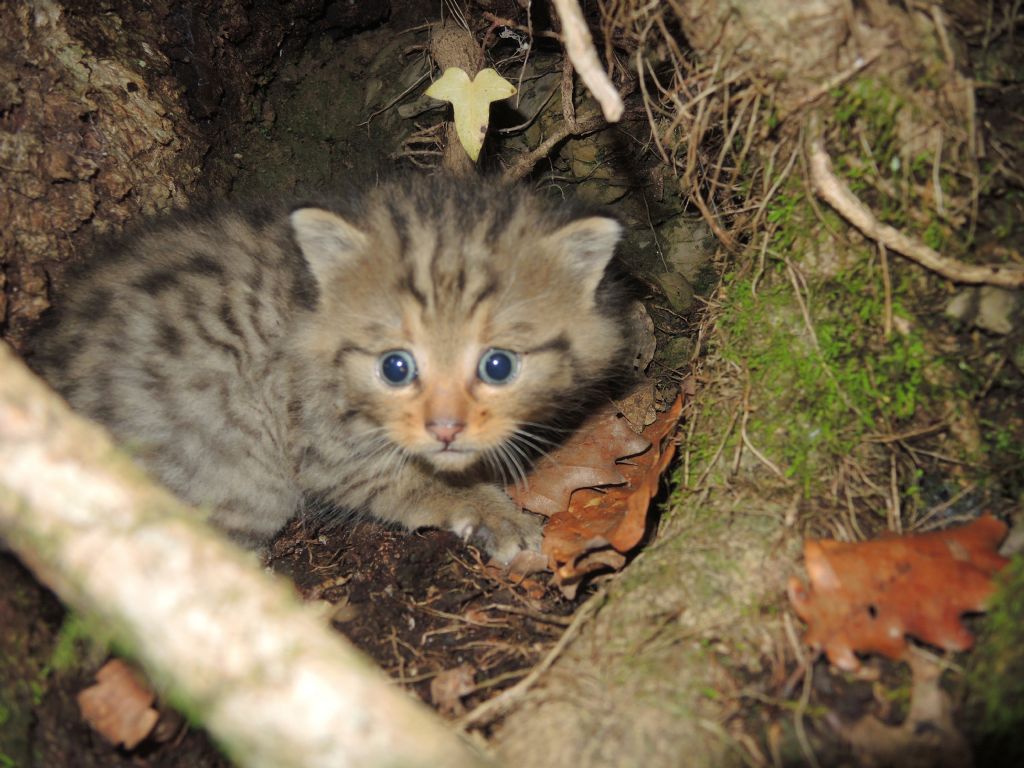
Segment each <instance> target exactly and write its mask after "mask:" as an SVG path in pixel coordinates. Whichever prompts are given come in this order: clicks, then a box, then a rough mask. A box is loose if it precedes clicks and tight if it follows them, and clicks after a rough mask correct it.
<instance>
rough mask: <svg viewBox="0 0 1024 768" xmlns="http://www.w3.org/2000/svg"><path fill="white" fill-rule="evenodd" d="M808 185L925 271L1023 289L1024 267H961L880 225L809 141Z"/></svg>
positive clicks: (870, 234)
mask: <svg viewBox="0 0 1024 768" xmlns="http://www.w3.org/2000/svg"><path fill="white" fill-rule="evenodd" d="M811 183H812V184H813V185H814V190H815V191H816V192H817V193H818V194H819V195H820V196H821V197H822V198H823V199H824V200H825V201H826V202H827V203H828V204H829V205H831V206H832V207H833V208H835V209H836V211H838V212H839V214H840V215H841V216H842V217H843V218H845V219H846V220H847V221H849V222H850V223H851V224H853V225H854V226H855V227H857V229H859V230H860V231H861V232H863V233H864V235H865V236H867V237H869V238H871V239H872V240H874V241H876V242H878V243H880V244H881V245H884V246H885V247H886V248H888V249H889V250H890V251H895V252H896V253H899V254H901V255H903V256H906V257H907V258H908V259H910V260H911V261H913V262H916V263H917V264H920V265H921V266H922V267H925V268H926V269H930V270H932V271H933V272H937V273H938V274H940V275H942V276H943V277H945V278H947V279H949V280H952V281H953V282H955V283H970V284H975V285H977V284H984V285H998V286H1002V287H1003V288H1020V287H1022V286H1024V268H1021V267H1016V266H995V265H975V264H964V263H963V262H962V261H958V260H957V259H952V258H950V257H948V256H943V255H942V254H941V253H939V252H938V251H935V250H933V249H932V248H929V247H928V246H927V245H925V244H924V243H921V242H918V241H917V240H914V239H913V238H911V237H907V236H906V235H904V234H903V233H902V232H900V231H899V230H898V229H896V228H895V227H890V226H889V225H888V224H883V223H882V222H880V221H879V220H878V219H877V218H875V215H874V214H873V213H872V212H871V210H870V209H869V208H868V207H867V206H866V205H864V203H862V202H861V201H860V200H859V199H858V198H857V196H856V195H854V194H853V192H851V191H850V188H849V187H847V186H846V184H844V183H843V182H842V180H841V179H839V178H838V177H837V176H836V175H835V173H833V171H832V159H831V158H830V157H829V156H828V153H827V152H826V151H825V147H824V145H823V143H822V142H821V140H820V139H817V140H815V141H813V142H811Z"/></svg>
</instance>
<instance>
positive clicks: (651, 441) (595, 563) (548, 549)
mask: <svg viewBox="0 0 1024 768" xmlns="http://www.w3.org/2000/svg"><path fill="white" fill-rule="evenodd" d="M635 392H638V393H640V395H639V397H637V396H636V395H635V394H634V395H631V396H630V397H633V398H635V399H636V400H637V401H639V402H644V401H645V400H646V398H647V396H648V393H649V392H652V390H651V389H650V387H649V385H648V384H642V385H640V387H638V388H637V390H635ZM652 398H653V395H652ZM626 402H630V400H629V398H627V399H626ZM652 405H653V400H652ZM682 407H683V395H682V394H681V393H680V394H679V395H677V396H676V398H675V400H674V401H673V402H672V404H671V406H670V407H669V408H668V410H666V411H664V412H663V413H660V414H656V415H655V418H654V420H653V421H651V422H650V423H648V424H646V425H645V426H642V429H641V431H640V432H639V434H638V433H637V432H636V431H635V427H636V426H640V425H642V422H643V421H644V419H638V422H639V423H638V424H631V421H630V419H629V418H627V417H626V416H624V415H623V413H622V411H623V409H622V408H620V407H619V404H616V403H610V404H608V405H607V406H605V407H604V408H602V409H600V410H599V411H597V412H596V413H594V414H592V415H591V416H590V417H589V418H588V419H587V420H586V421H585V422H584V423H583V424H582V426H581V427H580V429H579V430H577V432H576V433H575V434H574V435H573V436H572V437H570V439H569V440H568V441H567V442H566V443H565V444H563V445H562V446H560V447H559V448H557V449H556V450H554V451H552V452H551V453H549V454H548V455H547V456H545V457H544V458H543V459H541V460H540V461H539V462H538V463H537V465H536V467H535V468H534V470H533V471H532V472H531V473H530V474H529V475H528V476H527V481H526V484H525V485H524V486H522V487H511V488H507V489H506V490H507V492H508V493H509V495H510V496H511V497H512V499H513V500H514V501H515V502H516V503H517V504H519V505H520V506H521V507H523V508H524V509H527V510H530V511H531V512H536V513H538V514H542V515H546V516H548V518H549V519H548V523H547V526H546V527H545V529H544V542H543V544H542V549H541V551H542V553H543V554H544V555H545V556H546V557H547V560H548V566H549V567H550V569H551V570H552V571H553V572H554V580H555V583H556V584H557V585H558V587H559V588H560V589H561V590H562V592H563V594H565V595H566V596H567V597H569V598H573V597H575V595H576V591H577V589H578V588H579V585H580V583H581V581H582V580H583V579H584V577H586V576H587V575H588V574H590V573H593V572H596V571H607V570H619V569H620V568H622V566H623V565H625V562H626V556H627V554H628V553H629V552H631V551H632V550H633V549H635V548H636V546H637V545H638V544H639V543H640V541H641V539H642V538H643V535H644V532H645V531H646V530H647V512H648V508H649V506H650V502H651V499H652V498H653V497H654V496H655V495H656V494H657V492H658V488H659V487H660V482H661V475H662V473H663V472H664V471H665V469H666V468H667V467H668V464H669V462H670V461H671V460H672V456H673V455H674V454H675V443H674V442H673V440H672V439H671V438H672V435H673V434H674V431H675V428H676V425H677V424H678V423H679V417H680V415H681V413H682ZM645 410H646V407H645Z"/></svg>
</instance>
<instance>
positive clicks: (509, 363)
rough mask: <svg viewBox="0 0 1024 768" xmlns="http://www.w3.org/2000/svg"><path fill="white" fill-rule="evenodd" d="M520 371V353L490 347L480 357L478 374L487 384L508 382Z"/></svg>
mask: <svg viewBox="0 0 1024 768" xmlns="http://www.w3.org/2000/svg"><path fill="white" fill-rule="evenodd" d="M518 372H519V355H517V354H516V353H515V352H510V351H509V350H507V349H488V350H487V351H486V352H484V356H483V357H481V358H480V365H479V367H478V368H477V374H478V375H479V376H480V380H481V381H483V382H484V383H486V384H498V385H500V384H508V383H509V382H510V381H512V379H514V378H515V375H516V374H517V373H518Z"/></svg>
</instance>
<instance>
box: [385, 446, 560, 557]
mask: <svg viewBox="0 0 1024 768" xmlns="http://www.w3.org/2000/svg"><path fill="white" fill-rule="evenodd" d="M369 506H370V510H369V511H370V512H371V513H372V514H373V515H374V516H376V517H379V518H381V519H383V520H390V521H394V522H397V523H401V524H402V525H404V526H406V527H407V528H410V529H416V528H426V527H431V528H444V529H447V530H449V531H453V532H454V533H455V534H456V535H457V536H459V537H460V538H461V539H463V540H464V541H468V542H470V543H472V544H476V545H477V546H479V547H481V548H482V549H484V550H486V552H487V553H488V554H489V555H491V556H492V557H493V558H494V559H495V560H498V561H499V562H501V563H506V564H507V563H509V562H511V560H512V558H514V557H515V556H516V555H517V554H519V553H520V552H522V551H523V550H533V551H540V542H541V528H542V521H541V518H539V517H538V516H536V515H533V514H530V513H529V512H523V511H522V510H520V509H519V507H518V506H516V504H515V502H514V501H512V500H511V499H510V498H509V497H508V496H506V495H505V493H504V492H503V491H502V490H501V489H500V488H498V487H497V486H495V485H491V484H490V483H483V482H468V481H465V480H462V479H460V478H452V479H451V480H450V481H449V480H448V479H447V478H445V477H444V476H443V475H439V474H428V473H427V472H426V471H424V470H422V469H420V468H418V467H416V466H415V465H412V464H409V465H407V466H406V467H405V468H404V469H403V471H402V472H401V473H399V475H398V476H396V478H395V479H394V482H393V483H392V484H391V485H390V487H389V488H388V489H387V491H385V492H383V493H379V494H378V495H377V496H375V497H374V498H373V499H372V500H371V501H370V504H369Z"/></svg>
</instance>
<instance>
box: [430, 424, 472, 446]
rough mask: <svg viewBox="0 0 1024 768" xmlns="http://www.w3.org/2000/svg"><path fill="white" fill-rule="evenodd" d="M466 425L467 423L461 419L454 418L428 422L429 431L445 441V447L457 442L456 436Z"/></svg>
mask: <svg viewBox="0 0 1024 768" xmlns="http://www.w3.org/2000/svg"><path fill="white" fill-rule="evenodd" d="M465 427H466V425H465V424H463V423H462V422H461V421H455V420H454V419H443V420H438V421H428V422H427V432H429V433H430V434H432V435H433V436H434V437H436V438H437V439H438V441H439V442H442V443H444V445H445V448H447V447H448V446H449V445H451V444H452V443H453V442H455V436H456V435H458V434H459V432H461V431H462V430H463V429H465Z"/></svg>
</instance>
